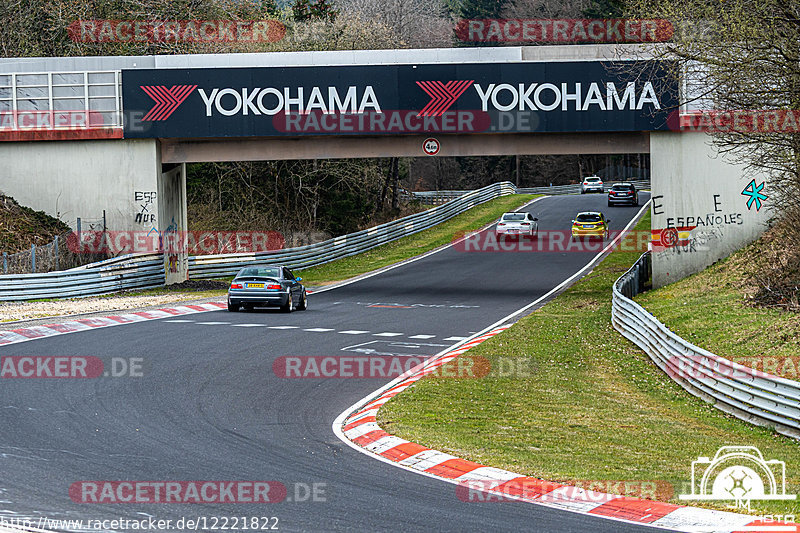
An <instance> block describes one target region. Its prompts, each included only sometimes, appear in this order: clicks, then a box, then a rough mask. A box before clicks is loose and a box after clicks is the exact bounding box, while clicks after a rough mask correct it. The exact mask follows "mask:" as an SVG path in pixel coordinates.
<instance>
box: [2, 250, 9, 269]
mask: <svg viewBox="0 0 800 533" xmlns="http://www.w3.org/2000/svg"><path fill="white" fill-rule="evenodd" d="M3 274H8V252H3Z"/></svg>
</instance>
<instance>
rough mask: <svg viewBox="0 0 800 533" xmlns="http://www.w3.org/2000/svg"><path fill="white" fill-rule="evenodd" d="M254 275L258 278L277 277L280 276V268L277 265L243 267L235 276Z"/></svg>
mask: <svg viewBox="0 0 800 533" xmlns="http://www.w3.org/2000/svg"><path fill="white" fill-rule="evenodd" d="M247 276H255V277H259V278H279V277H281V269H280V268H278V267H250V268H243V269H242V271H241V272H239V275H238V276H236V277H237V278H242V277H247Z"/></svg>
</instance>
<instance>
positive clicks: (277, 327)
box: [267, 326, 300, 329]
mask: <svg viewBox="0 0 800 533" xmlns="http://www.w3.org/2000/svg"><path fill="white" fill-rule="evenodd" d="M267 327H269V329H297V328H299V327H300V326H267Z"/></svg>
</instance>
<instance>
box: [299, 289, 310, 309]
mask: <svg viewBox="0 0 800 533" xmlns="http://www.w3.org/2000/svg"><path fill="white" fill-rule="evenodd" d="M306 309H308V295H307V294H306V291H303V295H302V296H301V297H300V303H299V304H297V310H298V311H305V310H306Z"/></svg>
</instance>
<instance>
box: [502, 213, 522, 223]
mask: <svg viewBox="0 0 800 533" xmlns="http://www.w3.org/2000/svg"><path fill="white" fill-rule="evenodd" d="M503 220H508V221H511V222H519V221H520V220H525V214H524V213H506V214H505V215H503Z"/></svg>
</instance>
